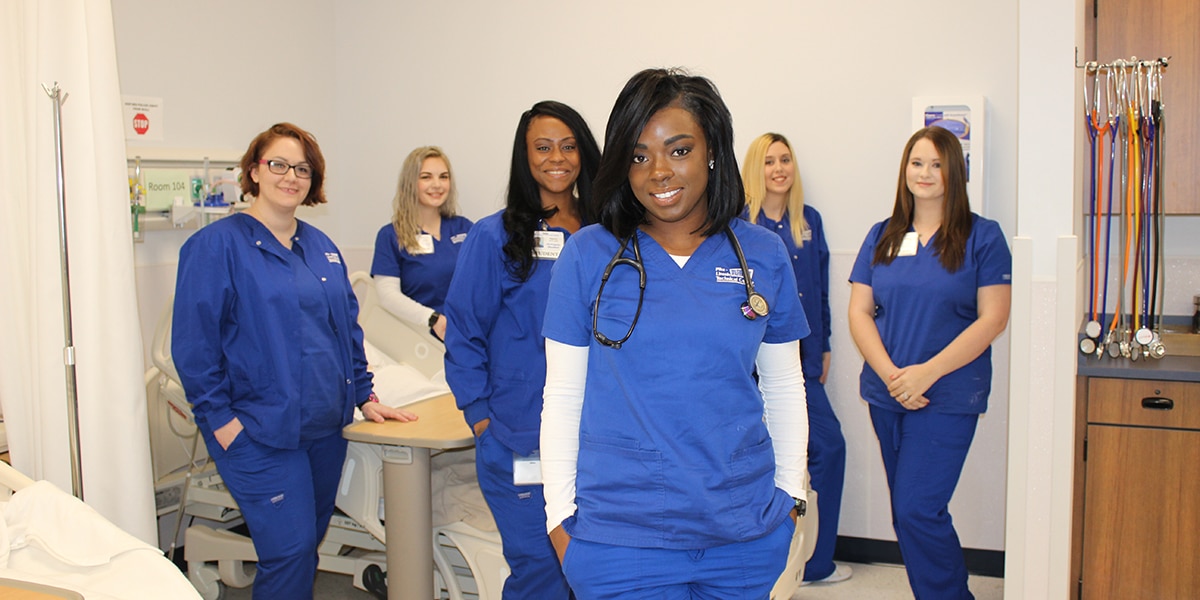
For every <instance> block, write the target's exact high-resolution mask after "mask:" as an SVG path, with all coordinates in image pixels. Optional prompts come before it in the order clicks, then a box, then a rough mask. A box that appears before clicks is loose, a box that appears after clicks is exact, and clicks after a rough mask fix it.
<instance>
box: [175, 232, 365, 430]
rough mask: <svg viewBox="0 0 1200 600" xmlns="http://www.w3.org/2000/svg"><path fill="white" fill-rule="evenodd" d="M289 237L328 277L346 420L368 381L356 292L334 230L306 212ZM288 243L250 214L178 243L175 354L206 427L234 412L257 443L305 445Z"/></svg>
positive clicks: (198, 421)
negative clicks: (329, 230) (323, 230)
mask: <svg viewBox="0 0 1200 600" xmlns="http://www.w3.org/2000/svg"><path fill="white" fill-rule="evenodd" d="M293 240H294V243H296V244H299V245H300V247H301V248H303V249H304V257H305V262H306V263H307V264H308V267H309V268H310V269H312V272H313V274H314V275H316V276H317V277H318V278H319V279H320V280H321V282H322V283H324V284H325V293H326V295H327V297H328V299H329V306H330V309H331V310H330V317H331V319H332V326H333V328H334V335H335V336H336V338H337V342H338V348H337V349H336V350H337V351H336V352H335V354H337V355H338V356H340V357H341V359H342V361H341V362H342V364H341V370H342V372H343V374H344V377H345V385H346V394H345V398H346V406H345V410H344V411H343V416H342V425H343V426H344V425H346V424H349V423H350V421H351V419H352V418H353V416H354V407H355V405H356V404H357V403H360V402H362V401H364V400H366V399H367V397H368V396H370V394H371V390H372V387H371V373H370V372H368V371H367V360H366V356H365V355H364V353H363V332H362V328H361V327H359V325H358V300H357V298H355V296H354V290H353V288H351V286H350V280H349V277H348V275H347V272H346V267H345V263H344V261H343V260H342V255H341V253H340V252H339V251H338V249H337V246H335V245H334V244H333V241H332V240H330V239H329V238H328V237H327V236H326V235H325V234H324V233H321V231H320V230H318V229H317V228H315V227H313V226H311V225H308V224H307V223H305V222H303V221H299V222H298V223H297V226H296V234H295V236H294V237H293ZM286 252H290V250H288V249H287V248H284V247H283V245H282V244H280V243H279V241H278V240H276V239H275V236H274V235H273V234H272V233H271V232H270V231H269V230H268V229H267V228H266V227H265V226H264V225H263V224H262V223H260V222H259V221H258V220H257V219H255V218H254V217H251V216H249V215H245V214H234V215H230V216H228V217H225V218H223V219H221V220H219V221H217V222H216V223H213V224H212V225H209V226H207V227H204V228H203V229H201V230H200V231H198V232H196V234H195V235H193V236H192V237H191V238H190V239H188V241H187V242H186V243H185V244H184V245H183V248H182V249H181V250H180V252H179V274H178V277H177V279H176V284H175V309H174V319H173V322H172V328H171V354H172V356H173V358H174V362H175V368H176V370H177V371H178V372H179V378H180V379H181V380H182V382H183V389H184V391H185V392H186V393H187V398H188V401H189V402H191V403H192V410H193V412H194V413H195V415H196V424H197V425H199V426H200V428H201V430H203V431H205V432H206V434H207V435H208V436H210V437H211V435H212V431H213V430H215V429H219V428H220V427H222V426H224V425H226V424H228V423H229V422H230V421H232V420H233V418H234V417H237V418H238V419H239V420H240V421H241V422H242V425H243V426H244V427H245V428H246V433H247V434H249V435H250V437H251V438H252V439H254V440H255V441H257V442H259V443H261V444H265V445H267V446H271V447H275V448H284V449H295V448H297V447H299V443H300V425H301V422H300V415H301V410H300V405H301V390H300V388H299V384H300V381H301V373H300V358H301V356H300V355H301V347H302V343H301V340H300V339H299V335H300V331H301V328H300V317H299V315H300V302H299V299H298V298H297V296H296V294H295V293H293V289H294V288H293V283H292V268H291V266H290V265H289V264H288V261H287V257H286V254H284V253H286ZM331 433H332V432H331Z"/></svg>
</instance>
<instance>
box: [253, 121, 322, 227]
mask: <svg viewBox="0 0 1200 600" xmlns="http://www.w3.org/2000/svg"><path fill="white" fill-rule="evenodd" d="M260 160H263V161H268V160H276V161H282V162H285V163H287V164H289V165H300V164H307V162H306V161H305V158H304V147H303V146H302V145H300V141H299V140H297V139H296V138H292V137H279V138H276V139H275V141H273V142H271V144H270V145H268V146H267V147H266V148H265V149H264V150H263V153H262V157H261V159H260ZM250 177H252V178H253V179H254V181H255V183H257V184H258V197H257V198H256V200H255V204H258V203H260V202H261V203H263V204H262V208H263V209H269V210H271V211H272V212H278V213H294V212H295V211H296V207H298V206H300V205H301V204H302V203H303V202H304V199H305V198H307V197H308V191H309V188H310V187H311V186H312V179H301V178H299V177H296V170H295V169H288V170H287V172H286V173H284V174H283V175H276V174H274V173H272V172H271V171H270V170H269V169H267V165H266V164H263V163H260V164H258V165H257V166H255V167H254V168H253V169H251V170H250Z"/></svg>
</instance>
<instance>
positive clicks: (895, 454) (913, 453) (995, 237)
mask: <svg viewBox="0 0 1200 600" xmlns="http://www.w3.org/2000/svg"><path fill="white" fill-rule="evenodd" d="M1011 282H1012V255H1011V254H1010V253H1009V250H1008V245H1007V243H1006V242H1005V239H1004V233H1003V232H1002V231H1001V230H1000V226H999V225H998V224H997V223H996V222H995V221H991V220H989V219H985V218H983V217H981V216H979V215H976V214H973V213H972V212H971V207H970V204H969V203H968V201H967V168H966V162H965V160H964V158H963V152H962V146H961V144H960V143H959V141H958V138H957V137H955V136H954V134H953V133H951V132H949V131H947V130H946V129H942V128H941V127H926V128H924V129H921V130H919V131H917V132H916V133H914V134H913V135H912V137H910V138H909V140H908V144H907V145H906V146H905V147H904V155H903V158H902V159H901V160H900V174H899V176H898V178H897V182H896V201H895V203H894V205H893V208H892V216H891V217H890V218H888V219H885V220H884V221H881V222H879V223H877V224H876V225H875V226H874V227H872V228H871V231H870V232H869V233H868V234H867V238H866V240H865V241H864V242H863V245H862V249H861V250H859V253H858V258H857V260H855V262H854V269H853V271H852V272H851V273H850V283H851V287H850V314H849V317H850V335H851V336H852V337H853V338H854V343H855V344H857V345H858V349H859V352H861V353H862V355H863V359H864V361H865V362H864V363H863V369H862V375H861V376H860V378H859V387H860V392H861V394H862V397H863V398H864V399H865V400H866V401H867V404H868V405H869V406H870V410H871V423H872V424H873V425H874V427H875V434H876V436H877V437H878V438H879V449H880V453H881V454H882V455H883V466H884V470H885V471H886V472H887V480H888V487H889V489H890V490H891V496H892V498H891V499H892V502H891V504H892V523H893V525H894V526H895V529H896V539H897V540H898V541H899V543H900V553H901V555H902V556H903V558H904V565H905V567H906V570H907V572H908V581H909V584H910V585H911V586H912V589H913V593H914V594H915V595H916V597H918V598H946V599H965V598H973V597H974V596H972V595H971V592H970V591H969V590H968V589H967V567H966V563H965V561H964V560H963V554H962V546H961V544H960V543H959V541H958V534H957V533H956V532H955V531H954V524H953V522H952V521H951V518H950V512H949V504H950V497H951V496H953V495H954V488H955V487H956V486H957V485H958V478H959V475H960V474H961V473H962V468H963V463H964V462H965V461H966V458H967V451H968V450H969V449H970V447H971V440H972V439H973V438H974V437H975V426H976V425H977V424H978V422H979V415H980V414H982V413H983V412H984V411H985V410H987V399H988V394H989V392H990V391H991V384H992V360H991V358H992V356H991V344H992V341H993V340H995V339H996V337H997V336H999V335H1000V333H1001V332H1003V331H1004V328H1005V326H1006V325H1007V323H1008V312H1009V306H1010V304H1011V300H1012V283H1011Z"/></svg>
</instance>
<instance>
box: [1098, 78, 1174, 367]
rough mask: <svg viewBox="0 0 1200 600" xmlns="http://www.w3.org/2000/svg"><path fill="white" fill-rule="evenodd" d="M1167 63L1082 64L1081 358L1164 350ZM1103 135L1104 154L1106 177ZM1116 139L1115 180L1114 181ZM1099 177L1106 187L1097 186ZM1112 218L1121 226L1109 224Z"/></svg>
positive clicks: (1157, 354)
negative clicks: (1084, 298)
mask: <svg viewBox="0 0 1200 600" xmlns="http://www.w3.org/2000/svg"><path fill="white" fill-rule="evenodd" d="M1167 60H1168V59H1166V58H1160V59H1158V60H1156V61H1138V60H1137V59H1136V58H1134V59H1132V60H1131V61H1125V60H1117V61H1114V62H1113V63H1110V64H1106V65H1099V64H1096V63H1088V64H1087V65H1083V67H1084V68H1086V69H1087V72H1086V74H1085V85H1084V88H1083V100H1084V106H1083V113H1084V121H1085V127H1086V130H1087V133H1088V139H1089V142H1090V150H1091V151H1090V153H1089V154H1090V165H1089V167H1090V168H1089V171H1090V173H1089V174H1090V179H1091V181H1090V183H1091V185H1090V190H1089V191H1090V196H1089V198H1088V199H1087V202H1086V205H1087V206H1088V207H1089V208H1088V214H1087V215H1086V218H1087V224H1086V228H1087V232H1088V240H1087V248H1088V251H1089V254H1090V257H1091V264H1090V269H1089V281H1088V307H1087V311H1088V314H1087V315H1086V317H1085V319H1086V323H1085V325H1084V330H1083V332H1084V336H1083V337H1082V339H1080V341H1079V350H1080V351H1081V352H1082V353H1084V354H1087V355H1095V356H1097V357H1103V356H1104V355H1105V354H1107V355H1108V356H1110V357H1112V358H1122V357H1123V358H1127V359H1129V360H1139V359H1141V358H1161V357H1163V356H1164V355H1165V354H1166V349H1165V348H1164V347H1163V344H1162V341H1161V336H1160V334H1159V327H1160V325H1161V323H1160V320H1161V310H1162V306H1161V305H1162V301H1163V294H1162V287H1163V284H1164V282H1163V278H1162V272H1161V263H1162V252H1163V247H1162V234H1163V226H1162V225H1163V211H1162V200H1161V199H1162V187H1161V177H1162V165H1163V160H1162V156H1163V146H1164V144H1163V134H1164V129H1165V127H1164V122H1163V106H1162V100H1161V92H1162V76H1163V72H1164V71H1165V69H1166V66H1167ZM1101 77H1104V82H1103V83H1104V85H1103V86H1102V85H1101V82H1100V78H1101ZM1089 88H1090V90H1089ZM1089 91H1091V94H1090V98H1089V93H1088V92H1089ZM1102 92H1103V95H1105V96H1107V98H1106V100H1107V103H1106V104H1107V108H1108V114H1107V122H1105V120H1104V118H1103V115H1102V114H1101V112H1100V107H1101V106H1102V105H1103V104H1104V103H1102V102H1101V95H1102ZM1106 136H1107V137H1108V140H1107V142H1108V149H1109V156H1108V173H1107V177H1104V174H1105V173H1104V165H1103V162H1104V161H1103V146H1104V142H1105V139H1104V138H1105V137H1106ZM1118 143H1119V144H1120V161H1119V163H1120V167H1119V169H1120V184H1119V185H1116V186H1114V185H1113V184H1114V181H1113V180H1114V178H1115V176H1116V174H1117V172H1118V167H1117V163H1118V161H1117V154H1118V153H1117V146H1118ZM1104 179H1107V182H1108V183H1107V186H1105V185H1103V184H1102V183H1101V182H1102V181H1103V180H1104ZM1105 194H1107V198H1105ZM1114 204H1115V205H1116V207H1117V208H1116V210H1114ZM1114 219H1116V220H1117V222H1118V223H1119V226H1117V227H1114V226H1113V225H1114V224H1113V220H1114ZM1114 229H1118V230H1119V239H1120V241H1119V242H1118V244H1117V246H1118V247H1119V248H1121V250H1119V251H1117V252H1116V253H1115V254H1116V255H1117V256H1116V260H1117V261H1119V264H1117V265H1116V266H1117V267H1118V269H1119V270H1118V272H1117V275H1116V277H1117V279H1118V281H1117V286H1116V287H1117V290H1116V293H1115V300H1114V302H1113V304H1112V305H1111V306H1112V308H1111V312H1109V311H1108V309H1109V307H1110V305H1109V302H1108V288H1109V268H1110V267H1111V266H1112V262H1111V260H1110V259H1111V258H1112V257H1113V254H1114V253H1112V252H1110V250H1111V246H1110V241H1111V236H1112V234H1113V230H1114ZM1102 241H1103V243H1102Z"/></svg>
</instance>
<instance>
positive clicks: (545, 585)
mask: <svg viewBox="0 0 1200 600" xmlns="http://www.w3.org/2000/svg"><path fill="white" fill-rule="evenodd" d="M599 160H600V149H599V148H598V147H597V146H596V141H595V139H594V138H593V137H592V133H591V130H590V129H589V128H588V125H587V123H586V122H585V121H584V120H583V117H582V116H580V115H579V113H578V112H576V111H575V110H574V109H573V108H571V107H569V106H567V105H565V104H562V103H560V102H553V101H543V102H538V103H537V104H535V105H533V107H532V108H531V109H529V110H527V111H525V112H524V113H523V114H522V115H521V119H520V121H519V122H518V124H517V132H516V136H515V139H514V140H513V152H512V162H511V166H510V170H509V180H508V195H507V199H506V203H505V208H504V210H502V211H500V212H498V213H496V214H493V215H491V216H488V217H485V218H483V219H481V220H480V221H479V222H478V223H476V224H475V226H474V227H473V228H471V232H470V235H468V236H467V241H466V243H464V244H463V248H462V252H461V254H460V256H459V259H458V266H457V267H456V269H455V271H454V277H453V279H452V280H451V282H450V291H449V293H448V294H447V295H446V318H447V326H446V381H447V382H448V383H449V384H450V389H451V390H452V391H453V392H454V396H455V399H456V400H457V401H458V407H459V408H461V409H462V411H463V415H464V416H465V417H466V420H467V424H468V425H470V426H471V428H472V430H473V431H474V432H475V436H476V440H475V464H476V472H477V473H478V475H479V488H480V490H481V491H482V492H483V497H484V499H485V500H487V503H488V506H489V507H490V508H491V510H492V515H493V516H494V517H495V519H496V526H497V528H498V529H499V530H500V539H501V541H502V543H503V545H504V558H505V560H506V561H508V566H509V568H510V570H511V574H510V575H509V576H508V580H507V581H505V583H504V598H505V599H506V600H512V599H520V598H531V599H537V600H542V599H547V600H553V599H558V598H564V599H565V598H568V597H569V594H570V591H569V589H568V588H567V583H566V580H565V579H564V578H563V575H562V571H561V570H560V569H559V566H558V560H557V558H556V557H555V556H554V548H553V547H551V545H550V539H549V538H548V537H547V536H546V530H545V529H544V525H545V523H546V513H545V504H544V500H543V493H542V485H541V480H540V478H539V477H538V476H537V465H536V462H537V453H538V434H539V431H540V429H541V418H540V415H541V410H542V386H543V384H544V383H545V378H546V361H545V341H544V340H543V338H542V335H541V330H542V318H543V316H544V315H545V312H546V302H547V300H548V295H547V288H548V287H549V285H550V273H551V268H552V267H553V266H554V263H555V261H556V260H557V259H558V256H559V252H560V251H561V249H562V247H563V244H564V243H565V242H566V240H567V239H569V238H570V237H571V236H572V235H573V234H574V233H575V232H576V231H578V230H579V228H580V226H582V225H584V224H586V223H588V222H589V221H590V219H591V215H590V213H589V203H590V198H591V185H592V177H593V176H594V175H595V173H596V164H597V163H598V162H599ZM528 471H532V475H530V474H529V473H528Z"/></svg>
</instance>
